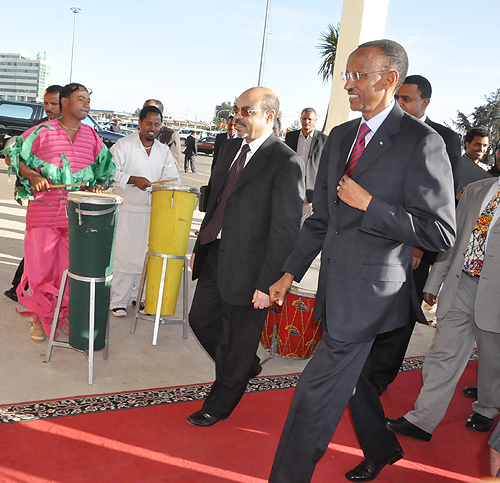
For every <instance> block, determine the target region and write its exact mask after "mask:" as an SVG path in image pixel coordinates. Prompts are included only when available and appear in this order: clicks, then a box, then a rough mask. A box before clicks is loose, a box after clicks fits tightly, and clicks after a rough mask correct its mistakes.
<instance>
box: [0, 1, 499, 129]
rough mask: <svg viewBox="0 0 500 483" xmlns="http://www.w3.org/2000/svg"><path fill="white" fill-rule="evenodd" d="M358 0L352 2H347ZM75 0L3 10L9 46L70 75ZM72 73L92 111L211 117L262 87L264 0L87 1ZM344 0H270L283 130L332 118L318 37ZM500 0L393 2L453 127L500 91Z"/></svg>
mask: <svg viewBox="0 0 500 483" xmlns="http://www.w3.org/2000/svg"><path fill="white" fill-rule="evenodd" d="M346 1H349V0H346ZM74 4H75V3H74V1H67V0H50V1H49V2H40V0H17V1H16V4H15V5H16V8H15V9H14V8H13V9H8V10H7V11H6V10H5V9H4V12H3V15H2V35H1V41H0V52H4V53H5V52H8V53H23V54H28V55H29V56H31V57H33V58H35V57H36V55H37V52H39V51H45V52H47V53H48V54H50V55H51V61H52V62H53V68H52V83H54V84H61V85H64V84H66V83H68V82H69V72H70V64H71V47H72V39H73V22H74V14H73V13H72V12H71V10H70V8H71V7H72V6H73V5H74ZM76 6H77V7H79V8H80V9H81V10H80V12H79V13H78V14H77V20H76V42H75V57H74V67H73V81H76V82H80V83H82V84H84V85H86V86H87V87H88V88H91V89H92V90H93V94H92V98H91V99H92V101H91V108H93V109H115V110H120V111H127V112H134V111H135V110H136V108H138V107H142V104H143V102H144V100H146V99H148V98H157V99H160V100H161V101H162V102H163V103H164V105H165V107H166V111H167V112H166V114H167V115H169V116H173V117H174V118H189V119H190V120H192V121H201V120H204V121H210V120H211V119H212V117H213V115H214V113H215V106H216V105H217V104H220V103H221V102H223V101H233V100H234V98H235V97H237V96H238V95H239V94H241V93H242V92H243V91H244V90H246V89H247V88H249V87H252V86H255V85H257V82H258V73H259V66H260V56H261V48H262V36H263V29H264V18H265V12H266V0H247V2H246V3H244V2H234V1H228V0H211V1H206V0H205V1H202V0H189V1H177V0H176V1H174V0H162V1H161V0H150V1H149V2H137V1H129V0H105V1H103V0H100V1H97V0H78V1H77V2H76ZM342 6H343V0H308V1H307V2H305V1H303V0H302V1H299V0H272V1H271V7H270V17H269V29H270V31H271V33H270V35H268V37H267V48H266V56H265V67H264V74H263V85H265V86H267V87H269V88H271V89H273V90H274V91H275V92H276V94H277V95H278V97H279V99H280V102H281V111H282V113H283V127H285V128H287V127H289V126H291V124H292V123H293V121H294V120H296V119H298V118H299V116H300V111H301V110H302V109H303V108H304V107H314V108H315V109H316V110H317V111H318V115H319V116H318V117H319V123H318V125H319V124H320V123H321V124H322V122H323V121H324V117H325V114H326V110H327V106H328V102H329V98H330V89H331V83H330V82H328V83H326V84H325V83H323V81H322V78H321V76H319V75H318V68H319V65H320V63H321V60H320V57H319V50H318V48H317V45H318V44H319V43H320V36H321V33H322V32H325V31H326V30H327V27H328V24H329V23H332V24H335V25H336V24H337V23H338V22H340V20H341V14H342ZM498 18H500V1H498V0H482V1H476V2H471V1H470V0H454V1H451V0H419V1H418V2H413V1H409V0H390V1H389V10H388V16H387V23H386V29H385V37H386V38H390V39H392V40H395V41H397V42H399V43H401V44H402V45H403V46H404V47H405V49H406V50H407V52H408V56H409V59H410V68H409V74H421V75H424V76H425V77H427V78H428V79H429V80H430V82H431V84H432V87H433V95H432V99H431V103H430V105H429V107H428V109H427V114H428V116H429V117H430V118H431V119H432V120H434V121H436V122H441V123H443V122H444V123H447V124H448V125H452V119H456V113H457V111H458V110H460V111H462V112H464V113H465V114H470V113H471V112H472V111H473V109H474V107H476V106H479V105H481V104H483V103H484V102H485V96H487V95H488V94H490V93H491V92H493V91H495V90H496V89H498V88H499V87H500V63H498V62H495V61H496V58H495V54H496V45H497V41H496V37H497V35H498V34H497V33H496V32H497V30H498V29H497V25H496V24H497V22H498V20H497V19H498Z"/></svg>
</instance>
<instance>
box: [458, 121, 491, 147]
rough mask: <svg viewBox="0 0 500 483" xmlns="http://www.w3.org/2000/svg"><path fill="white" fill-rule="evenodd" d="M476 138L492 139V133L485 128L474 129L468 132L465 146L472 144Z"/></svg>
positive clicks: (465, 137)
mask: <svg viewBox="0 0 500 483" xmlns="http://www.w3.org/2000/svg"><path fill="white" fill-rule="evenodd" d="M476 136H479V137H481V138H488V139H489V138H490V132H489V131H488V129H486V128H485V127H484V126H480V127H473V128H472V129H469V130H468V131H467V134H466V135H465V136H464V146H465V143H471V142H472V141H473V140H474V138H475V137H476Z"/></svg>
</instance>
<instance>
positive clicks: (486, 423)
mask: <svg viewBox="0 0 500 483" xmlns="http://www.w3.org/2000/svg"><path fill="white" fill-rule="evenodd" d="M494 420H495V418H487V417H486V416H483V415H482V414H479V413H472V414H471V416H470V417H469V419H467V421H465V427H466V428H469V429H472V431H477V432H478V433H487V432H488V431H489V430H490V429H491V427H492V426H493V421H494Z"/></svg>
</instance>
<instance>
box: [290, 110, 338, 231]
mask: <svg viewBox="0 0 500 483" xmlns="http://www.w3.org/2000/svg"><path fill="white" fill-rule="evenodd" d="M317 120H318V118H317V114H316V110H315V109H313V108H312V107H306V108H305V109H303V110H302V112H301V114H300V122H301V124H302V129H300V130H297V131H290V132H289V133H287V135H286V136H285V143H286V144H287V145H288V146H290V147H291V148H292V149H293V150H294V151H295V152H296V153H298V154H299V155H300V156H301V158H302V159H303V160H304V163H305V166H306V177H305V184H306V197H305V199H304V206H303V209H302V221H304V220H305V219H306V218H307V217H308V216H309V215H310V214H311V213H312V201H313V192H314V183H316V174H317V173H318V166H319V160H320V158H321V153H322V152H323V146H324V145H325V143H326V140H327V139H328V136H327V135H326V134H323V133H322V132H320V131H317V130H316V129H315V128H314V127H315V125H316V121H317Z"/></svg>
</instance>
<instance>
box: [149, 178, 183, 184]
mask: <svg viewBox="0 0 500 483" xmlns="http://www.w3.org/2000/svg"><path fill="white" fill-rule="evenodd" d="M169 181H177V178H167V179H161V180H160V181H152V182H151V184H152V185H153V184H160V183H168V182H169Z"/></svg>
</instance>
